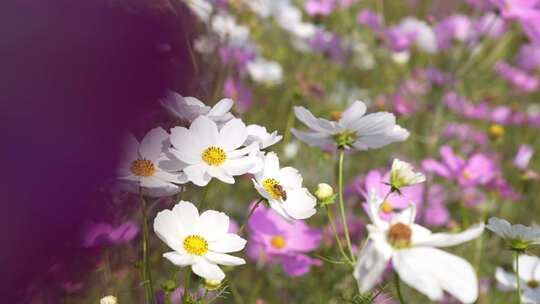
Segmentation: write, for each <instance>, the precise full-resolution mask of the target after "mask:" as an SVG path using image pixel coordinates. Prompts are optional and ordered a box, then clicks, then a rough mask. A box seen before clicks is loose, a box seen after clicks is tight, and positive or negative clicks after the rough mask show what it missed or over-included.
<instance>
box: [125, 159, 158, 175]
mask: <svg viewBox="0 0 540 304" xmlns="http://www.w3.org/2000/svg"><path fill="white" fill-rule="evenodd" d="M129 169H130V170H131V172H132V173H133V174H135V175H137V176H144V177H147V176H152V175H154V173H155V172H156V167H155V166H154V163H152V161H150V160H148V159H144V158H142V159H141V158H139V159H137V160H134V161H133V162H132V163H131V167H130V168H129Z"/></svg>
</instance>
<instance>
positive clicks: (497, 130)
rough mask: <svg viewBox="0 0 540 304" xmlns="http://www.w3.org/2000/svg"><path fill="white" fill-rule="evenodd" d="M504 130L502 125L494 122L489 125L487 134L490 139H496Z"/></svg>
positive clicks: (502, 134)
mask: <svg viewBox="0 0 540 304" xmlns="http://www.w3.org/2000/svg"><path fill="white" fill-rule="evenodd" d="M505 132H506V130H505V129H504V127H503V126H501V125H498V124H494V125H491V126H490V127H489V136H490V137H491V138H492V139H497V138H499V137H502V136H504V133H505Z"/></svg>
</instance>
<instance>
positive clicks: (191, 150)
mask: <svg viewBox="0 0 540 304" xmlns="http://www.w3.org/2000/svg"><path fill="white" fill-rule="evenodd" d="M170 140H171V144H172V145H173V147H174V148H172V149H170V150H169V151H170V152H171V153H172V154H174V156H176V157H177V158H178V159H179V160H181V161H182V162H184V163H186V164H198V163H201V162H202V158H201V155H202V151H203V150H204V149H205V148H206V147H205V146H204V145H203V144H202V142H201V141H199V140H198V139H197V138H196V137H195V135H194V134H193V133H191V132H190V131H189V130H188V129H186V128H184V127H174V128H172V129H171V136H170Z"/></svg>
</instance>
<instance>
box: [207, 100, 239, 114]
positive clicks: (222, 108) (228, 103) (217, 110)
mask: <svg viewBox="0 0 540 304" xmlns="http://www.w3.org/2000/svg"><path fill="white" fill-rule="evenodd" d="M233 104H234V102H233V100H232V99H230V98H223V99H221V100H220V101H218V102H217V103H216V104H215V105H214V106H213V107H212V109H211V110H210V112H208V114H206V115H207V116H212V117H214V116H222V115H225V114H227V112H229V111H230V110H231V108H232V106H233Z"/></svg>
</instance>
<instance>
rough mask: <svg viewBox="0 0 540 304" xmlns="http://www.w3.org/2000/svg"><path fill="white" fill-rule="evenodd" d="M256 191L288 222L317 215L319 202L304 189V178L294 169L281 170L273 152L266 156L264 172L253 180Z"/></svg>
mask: <svg viewBox="0 0 540 304" xmlns="http://www.w3.org/2000/svg"><path fill="white" fill-rule="evenodd" d="M253 184H254V186H255V189H256V190H257V191H258V192H259V194H260V195H262V196H263V197H264V198H265V199H267V200H268V203H269V204H270V207H272V209H274V210H275V211H276V212H277V213H279V215H281V216H282V217H283V218H285V219H287V220H293V219H297V220H300V219H306V218H309V217H311V216H312V215H313V214H315V212H316V210H315V205H316V204H317V200H316V199H315V197H314V196H313V195H312V194H311V193H309V191H308V190H307V189H306V188H303V187H302V176H301V175H300V173H298V170H296V169H294V168H292V167H285V168H281V169H280V168H279V159H278V157H277V155H276V154H275V153H273V152H269V153H267V154H266V156H265V158H264V167H263V170H262V171H261V172H259V173H257V174H256V175H255V178H254V179H253Z"/></svg>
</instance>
